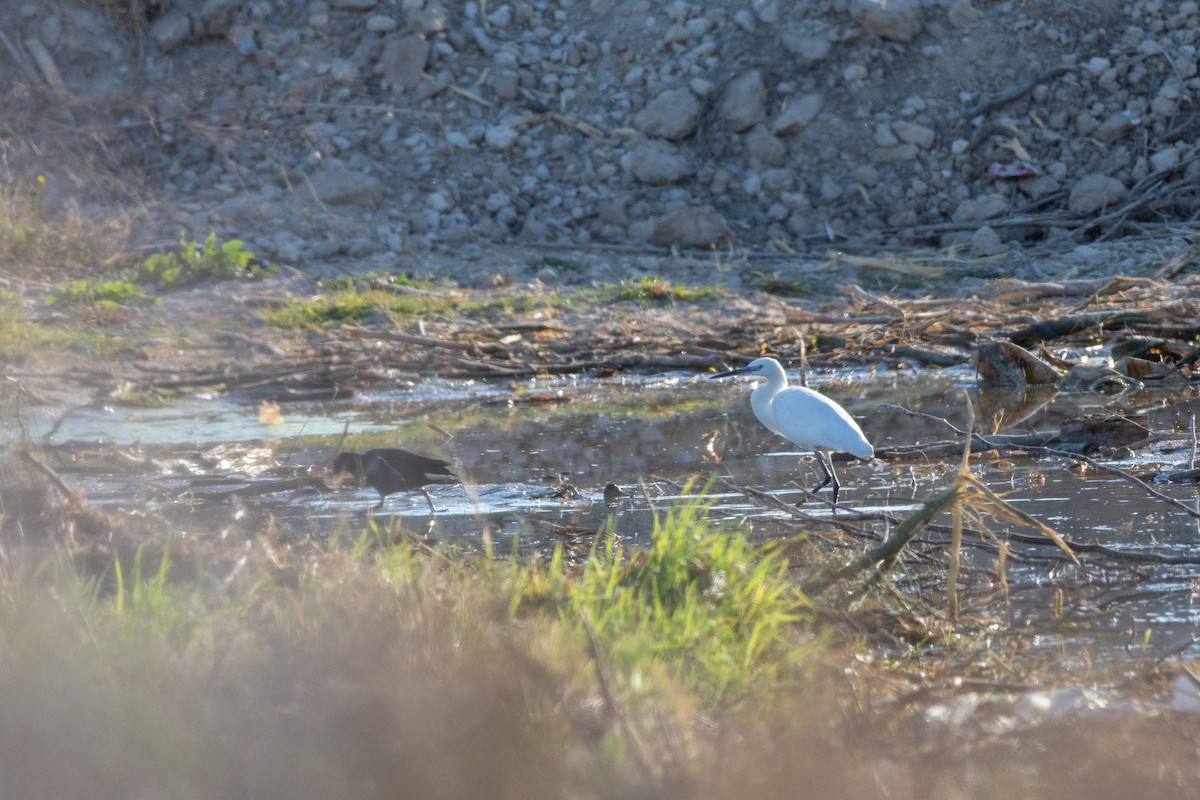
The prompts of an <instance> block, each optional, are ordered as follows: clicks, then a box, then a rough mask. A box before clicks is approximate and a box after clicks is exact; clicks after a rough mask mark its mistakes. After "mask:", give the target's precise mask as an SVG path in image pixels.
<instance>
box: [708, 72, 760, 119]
mask: <svg viewBox="0 0 1200 800" xmlns="http://www.w3.org/2000/svg"><path fill="white" fill-rule="evenodd" d="M766 103H767V87H766V83H765V82H764V81H763V74H762V72H760V71H759V70H757V69H753V70H750V71H749V72H743V73H742V74H741V75H738V76H737V77H736V78H734V79H733V80H732V81H730V82H729V86H727V87H726V89H725V92H724V93H723V94H722V96H721V102H720V106H719V108H718V110H719V112H720V114H721V117H722V119H724V120H725V126H726V127H727V128H729V130H731V131H734V132H735V133H741V132H742V131H746V130H749V129H750V128H752V127H753V126H754V125H755V124H756V123H758V122H760V121H762V119H763V118H764V117H765V116H766V114H767V105H766Z"/></svg>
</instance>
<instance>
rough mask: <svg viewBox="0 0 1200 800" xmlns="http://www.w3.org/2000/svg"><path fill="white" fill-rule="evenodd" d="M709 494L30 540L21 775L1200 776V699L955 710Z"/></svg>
mask: <svg viewBox="0 0 1200 800" xmlns="http://www.w3.org/2000/svg"><path fill="white" fill-rule="evenodd" d="M705 511H706V504H705V503H704V502H703V501H700V502H692V503H688V504H685V505H682V506H679V507H676V508H672V509H669V510H665V511H663V512H661V514H660V516H659V519H658V521H657V523H656V526H655V531H654V537H653V542H652V545H651V546H650V547H649V548H647V549H644V550H631V549H626V548H625V547H623V546H621V545H620V544H619V543H617V542H615V541H614V540H613V539H612V538H611V537H603V539H602V540H599V541H597V543H596V545H595V546H594V547H592V548H591V550H590V551H589V552H587V553H586V554H579V553H575V554H573V555H568V550H566V549H559V550H557V551H555V553H554V555H553V556H551V557H547V558H538V557H525V556H522V557H515V556H514V557H503V556H500V557H497V556H495V555H492V554H488V555H480V556H470V557H468V556H463V555H461V554H458V553H456V552H455V551H453V550H452V549H449V548H447V547H445V546H442V545H430V544H428V543H426V542H424V541H422V540H418V539H415V538H412V537H410V536H409V535H407V534H404V533H403V532H396V531H386V530H383V529H381V528H372V529H371V530H369V531H368V532H367V533H365V534H363V535H362V536H361V537H359V538H358V539H357V541H355V542H333V543H330V544H326V545H321V546H317V545H296V544H291V545H287V544H282V543H279V542H275V543H274V544H272V543H269V542H268V540H267V539H266V538H264V539H262V540H259V541H256V542H249V543H244V544H242V545H237V544H233V543H224V544H221V545H212V544H211V543H209V544H207V545H203V544H199V543H197V542H196V541H195V540H194V539H193V540H186V539H185V540H177V541H174V542H172V543H170V544H169V545H168V546H167V547H166V548H162V547H159V548H154V547H152V546H149V545H143V546H141V547H138V548H136V549H133V550H130V549H124V550H123V552H124V555H122V556H115V557H114V556H111V553H112V552H113V551H111V550H103V552H107V553H109V554H110V555H109V556H104V557H100V558H97V557H95V555H94V553H96V552H99V551H96V550H95V549H94V548H89V547H83V546H80V542H79V541H76V542H75V543H74V545H75V546H74V547H72V548H68V547H65V546H58V547H55V548H54V549H53V551H52V552H51V553H50V554H48V555H44V556H43V557H40V558H37V559H32V558H27V557H26V556H25V555H22V554H21V553H19V552H18V551H17V550H16V549H14V548H12V547H11V546H10V547H9V548H8V549H6V551H5V552H4V554H3V555H4V558H3V559H0V564H3V566H4V569H3V572H4V579H3V582H2V584H0V586H2V590H0V720H3V722H0V795H2V796H4V797H14V798H26V797H28V798H33V797H55V798H68V799H69V798H85V797H86V798H109V797H112V798H117V797H122V798H127V797H170V798H210V797H211V798H228V797H253V798H288V799H289V800H297V799H298V798H322V799H323V800H328V799H329V798H373V797H380V798H384V797H389V798H394V797H414V798H442V797H445V798H464V797H488V798H508V797H512V798H517V797H520V798H539V797H595V798H609V797H611V798H618V797H620V798H625V797H655V798H735V797H738V798H740V797H746V796H756V797H793V796H797V795H799V796H813V797H819V798H843V797H845V798H851V797H855V798H858V797H899V798H910V797H911V798H942V797H945V798H958V797H977V796H978V797H993V796H994V797H1009V796H1019V797H1024V798H1040V797H1046V798H1050V797H1055V798H1071V797H1089V798H1092V800H1095V798H1108V797H1113V798H1115V797H1127V796H1133V795H1131V794H1130V793H1131V792H1132V793H1133V794H1134V795H1136V794H1141V793H1148V794H1149V795H1150V796H1156V797H1168V796H1180V797H1185V796H1192V794H1190V793H1189V792H1190V785H1189V784H1188V783H1187V782H1188V781H1190V780H1191V779H1192V778H1194V777H1195V775H1196V772H1197V765H1196V760H1195V758H1194V755H1195V751H1194V742H1195V741H1198V740H1200V739H1197V738H1196V733H1197V730H1198V727H1197V725H1196V721H1195V719H1193V718H1191V717H1188V716H1187V715H1183V716H1182V717H1180V716H1175V715H1163V714H1153V715H1149V714H1147V715H1137V714H1113V715H1100V714H1097V715H1095V716H1093V717H1090V718H1083V717H1079V716H1070V717H1068V718H1066V721H1063V722H1053V721H1050V722H1046V721H1040V722H1037V723H1036V724H1034V722H1033V721H1030V722H1029V724H1027V725H1026V726H1025V727H1024V729H1022V728H1021V727H998V728H997V729H996V730H987V729H985V728H984V727H980V728H978V729H976V728H974V727H971V726H967V727H963V726H961V725H957V726H954V727H950V728H940V727H938V726H937V725H932V726H931V723H930V721H931V720H938V719H941V718H942V716H943V715H945V714H952V713H954V709H955V708H956V705H955V703H956V699H955V698H956V695H955V694H954V693H953V692H951V693H950V694H949V695H947V694H946V693H944V692H938V691H936V690H934V689H933V688H932V685H933V684H934V683H937V682H944V679H946V678H947V677H950V678H953V676H946V675H939V674H938V673H939V670H940V669H943V667H939V665H938V663H937V660H936V658H935V657H933V655H932V652H933V651H930V652H929V653H927V654H926V655H923V656H920V657H919V658H918V659H917V661H918V662H919V663H914V664H910V665H909V667H908V668H907V669H905V670H899V671H896V670H895V669H892V668H890V667H888V666H887V665H886V664H885V662H884V660H882V659H880V658H879V652H878V648H877V646H871V645H868V644H867V642H866V640H865V639H856V638H855V635H854V634H853V633H852V632H851V633H849V634H848V632H847V631H846V630H844V629H843V630H837V629H835V628H833V627H830V628H826V629H824V631H823V629H822V626H821V625H820V624H818V623H817V622H816V621H815V619H816V618H817V617H819V616H820V614H818V612H817V611H816V609H814V608H812V607H811V606H810V605H809V604H808V602H807V601H806V600H805V598H804V597H803V596H802V595H801V594H800V593H799V592H798V590H797V589H796V588H795V584H794V583H793V581H792V580H791V578H790V576H789V570H788V568H787V565H786V564H785V562H784V561H783V559H782V558H781V555H780V552H779V550H778V548H775V547H772V546H770V545H764V546H757V545H751V544H749V543H748V542H747V540H746V539H745V537H744V536H743V532H742V531H741V530H740V529H739V528H738V527H737V526H732V527H731V526H728V525H722V526H715V525H714V524H713V523H711V522H710V521H709V519H708V517H707V515H706V514H705ZM214 547H216V548H219V549H213V548H214ZM89 550H91V551H92V552H93V556H91V557H89V556H88V554H87V551H89ZM104 564H107V568H105V567H104V566H103V565H104ZM826 618H828V615H826ZM822 631H823V632H822ZM914 667H915V669H914ZM976 679H978V678H976ZM923 681H927V682H930V683H929V684H928V685H923V683H922V682H923ZM979 696H980V695H979V693H978V692H974V693H971V694H970V695H967V696H966V697H970V698H976V700H975V701H974V702H978V697H979ZM983 702H984V705H982V706H976V705H971V706H970V709H971V711H972V713H973V715H974V716H976V717H978V718H979V720H980V722H981V723H986V722H987V721H988V720H991V721H992V722H994V723H995V724H997V725H1000V724H1001V723H1004V724H1006V725H1008V726H1011V725H1012V723H1011V720H1012V718H1011V717H1010V716H1008V715H1005V714H1001V713H997V714H995V715H989V714H987V713H986V712H987V706H986V702H987V701H986V700H984V701H983ZM939 708H941V709H943V710H941V711H938V709H939ZM971 730H974V731H975V734H974V735H972V736H966V737H965V738H964V737H963V736H962V734H963V733H964V732H968V731H971ZM947 733H949V735H947ZM1172 789H1178V790H1179V793H1176V792H1174V791H1172Z"/></svg>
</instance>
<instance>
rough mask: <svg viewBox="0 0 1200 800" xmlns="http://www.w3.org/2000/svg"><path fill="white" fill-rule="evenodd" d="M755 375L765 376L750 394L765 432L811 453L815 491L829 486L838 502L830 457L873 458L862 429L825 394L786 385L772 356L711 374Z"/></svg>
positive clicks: (756, 414)
mask: <svg viewBox="0 0 1200 800" xmlns="http://www.w3.org/2000/svg"><path fill="white" fill-rule="evenodd" d="M730 375H755V376H757V377H761V378H765V379H766V383H761V384H759V385H758V386H756V387H755V388H754V391H752V392H751V393H750V407H751V408H752V409H754V416H756V417H758V421H759V422H761V423H762V424H763V425H765V426H767V428H768V429H770V430H771V431H774V432H775V433H777V434H779V435H780V436H782V437H783V438H785V439H787V440H788V441H790V442H791V443H792V444H794V445H796V446H797V447H799V448H800V449H802V450H811V451H813V454H814V455H815V456H816V457H817V464H818V465H819V466H820V467H821V470H822V471H823V472H824V473H825V480H824V481H822V482H821V485H820V486H818V487H817V489H821V488H823V487H825V486H826V485H827V484H829V483H833V502H834V504H835V505H836V504H837V497H838V489H840V488H841V484H839V483H838V479H837V476H836V475H835V474H834V473H833V464H832V463H830V461H829V456H828V455H827V454H828V453H849V454H850V455H852V456H857V457H858V458H871V457H872V456H874V455H875V448H873V447H872V446H871V443H870V442H868V441H867V437H866V436H864V435H863V432H862V428H860V427H858V423H857V422H855V421H854V418H853V417H851V416H850V415H849V414H848V413H847V412H846V409H844V408H842V407H841V406H839V405H838V404H837V403H835V402H833V401H832V400H830V399H829V398H828V397H826V396H825V395H823V394H819V393H818V392H814V391H813V390H812V389H809V388H806V387H804V386H788V381H787V375H786V374H785V373H784V371H783V367H782V366H781V365H780V364H779V362H778V361H776V360H775V359H773V358H758V359H755V360H754V361H751V362H750V363H749V364H747V365H746V366H744V367H742V368H741V369H731V370H729V371H728V372H721V373H719V374H717V375H713V376H712V377H714V378H725V377H728V376H730Z"/></svg>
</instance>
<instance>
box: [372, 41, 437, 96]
mask: <svg viewBox="0 0 1200 800" xmlns="http://www.w3.org/2000/svg"><path fill="white" fill-rule="evenodd" d="M429 50H430V44H429V42H427V41H425V37H423V36H420V35H418V34H410V35H407V36H389V37H388V38H387V41H385V42H384V44H383V52H382V53H381V54H380V56H379V69H380V71H381V72H382V73H383V79H384V80H385V81H387V82H388V83H390V84H391V85H392V86H396V87H399V88H401V89H406V90H411V89H415V88H417V85H418V84H419V83H420V82H421V75H422V73H423V72H424V71H425V64H426V63H427V62H428V61H429Z"/></svg>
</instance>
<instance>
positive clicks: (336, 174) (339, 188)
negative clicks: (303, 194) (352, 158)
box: [309, 161, 383, 207]
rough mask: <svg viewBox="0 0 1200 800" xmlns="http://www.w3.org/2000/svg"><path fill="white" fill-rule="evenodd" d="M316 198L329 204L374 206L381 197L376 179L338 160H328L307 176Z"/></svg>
mask: <svg viewBox="0 0 1200 800" xmlns="http://www.w3.org/2000/svg"><path fill="white" fill-rule="evenodd" d="M309 182H310V183H311V184H312V190H313V192H314V193H315V194H316V196H317V199H318V200H320V201H321V202H322V203H325V204H326V205H331V206H341V205H352V206H360V207H367V206H374V205H378V204H379V201H380V200H382V199H383V186H382V184H380V182H379V181H378V180H376V179H375V178H373V177H371V176H370V175H367V174H365V173H362V172H358V171H356V170H353V169H351V168H349V167H347V166H346V165H344V164H341V163H338V162H336V161H335V162H329V163H326V164H325V165H324V166H322V167H321V169H319V170H318V171H317V172H315V173H313V175H312V177H310V178H309Z"/></svg>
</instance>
